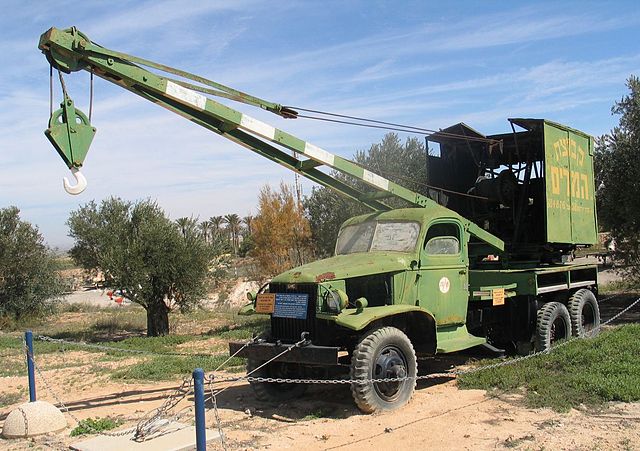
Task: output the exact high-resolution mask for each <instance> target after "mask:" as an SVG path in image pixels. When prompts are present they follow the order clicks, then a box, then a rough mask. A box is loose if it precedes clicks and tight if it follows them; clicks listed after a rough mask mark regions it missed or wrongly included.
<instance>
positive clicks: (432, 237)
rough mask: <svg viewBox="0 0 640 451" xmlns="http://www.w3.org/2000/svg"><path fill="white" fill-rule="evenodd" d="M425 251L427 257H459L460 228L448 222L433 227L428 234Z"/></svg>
mask: <svg viewBox="0 0 640 451" xmlns="http://www.w3.org/2000/svg"><path fill="white" fill-rule="evenodd" d="M424 251H425V253H426V254H427V255H458V254H459V253H460V228H459V227H458V226H457V225H456V224H454V223H447V222H441V223H438V224H434V225H432V226H431V227H429V230H428V232H427V238H426V239H425V245H424Z"/></svg>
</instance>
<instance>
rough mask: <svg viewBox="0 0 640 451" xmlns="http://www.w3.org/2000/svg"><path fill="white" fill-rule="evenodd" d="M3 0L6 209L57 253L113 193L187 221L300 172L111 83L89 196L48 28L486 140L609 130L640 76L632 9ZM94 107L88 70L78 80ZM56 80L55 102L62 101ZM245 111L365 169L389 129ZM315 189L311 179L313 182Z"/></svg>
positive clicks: (353, 110) (255, 88)
mask: <svg viewBox="0 0 640 451" xmlns="http://www.w3.org/2000/svg"><path fill="white" fill-rule="evenodd" d="M439 3H443V2H428V1H400V0H396V1H393V2H392V1H388V2H387V1H324V2H321V1H316V2H313V1H277V2H274V1H270V2H269V1H251V0H236V1H209V2H207V1H200V2H187V1H184V2H179V1H165V0H155V1H120V2H98V1H95V2H90V1H87V2H65V1H60V0H58V1H55V2H40V1H31V2H25V1H13V0H3V2H2V6H3V10H4V14H3V15H2V17H1V18H0V25H1V26H2V30H3V38H2V40H1V41H0V52H1V54H2V61H3V64H2V66H0V207H5V206H8V205H16V206H18V207H19V208H20V209H21V212H22V213H21V214H22V217H23V218H24V219H26V220H28V221H31V222H32V223H34V224H36V225H38V227H39V228H40V230H41V232H42V233H43V234H44V236H45V239H46V240H47V241H48V243H49V244H51V245H52V246H60V247H67V246H69V245H70V244H71V241H70V239H69V238H68V237H67V236H66V234H67V228H66V225H65V221H66V219H67V217H68V215H69V212H70V211H72V210H74V209H76V208H78V206H79V205H82V204H84V203H86V202H88V201H90V200H92V199H96V200H100V199H103V198H105V197H108V196H110V195H117V196H121V197H123V198H125V199H130V200H135V199H141V198H152V199H156V200H157V201H158V203H159V204H160V205H161V206H162V207H163V208H164V209H165V210H166V211H167V212H168V213H169V214H170V215H171V216H172V217H173V218H177V217H180V216H191V215H194V216H199V217H200V218H203V219H204V218H208V217H210V216H213V215H222V214H226V213H231V212H235V213H238V214H239V215H241V216H245V215H247V214H249V213H253V214H255V212H256V199H257V193H258V191H259V190H260V187H261V186H263V185H264V184H265V183H270V184H273V185H275V184H278V183H279V182H280V181H281V180H284V181H285V182H287V183H292V182H293V174H292V173H290V172H288V171H287V170H285V169H282V168H280V167H279V166H277V165H275V164H273V163H271V162H269V161H267V160H264V159H262V158H261V157H258V156H256V155H254V154H252V153H251V152H249V151H247V150H245V149H243V148H241V147H239V146H237V145H235V144H233V143H231V142H228V141H226V140H225V139H224V138H221V137H219V136H217V135H215V134H213V133H211V132H208V131H206V130H204V129H199V128H198V126H196V125H194V124H192V123H190V122H188V121H186V120H184V119H182V118H180V117H178V116H177V115H175V114H172V113H170V112H167V111H165V110H163V109H161V108H159V107H157V106H155V105H153V104H151V103H149V102H147V101H145V100H142V99H140V98H138V97H137V96H134V95H132V94H131V93H129V92H126V91H124V90H122V89H120V88H117V87H115V86H112V85H109V84H108V83H107V82H105V81H103V80H100V79H98V80H96V83H95V102H94V111H93V125H94V126H95V127H97V129H98V132H97V135H96V138H95V140H94V143H93V146H92V148H91V150H90V152H89V155H88V157H87V159H86V160H85V166H84V168H83V172H84V174H85V175H86V177H87V179H88V181H89V186H88V188H87V190H86V191H85V192H84V193H83V194H81V195H79V196H74V197H72V196H69V195H68V194H66V193H65V192H64V190H63V189H62V183H61V178H62V177H63V176H65V175H67V174H68V170H67V168H66V166H65V165H64V164H63V162H62V161H61V160H60V158H59V157H58V156H57V154H56V153H55V151H54V150H53V148H52V147H51V146H50V144H49V143H48V141H47V140H46V138H45V137H44V134H43V131H44V129H45V128H46V127H47V122H48V119H49V117H48V116H49V112H48V111H49V100H48V98H49V94H48V83H49V81H48V71H49V69H48V64H47V62H46V61H45V58H44V56H43V55H42V54H40V53H39V51H38V49H37V42H38V38H39V36H40V34H41V33H43V32H44V31H46V30H47V29H48V28H49V27H51V26H55V27H58V28H65V27H68V26H71V25H75V26H77V27H78V28H79V29H80V30H81V31H83V32H84V33H86V34H87V35H88V36H89V37H90V38H91V39H92V40H93V41H95V42H97V43H99V44H101V45H103V46H105V47H108V48H111V49H113V50H118V51H122V52H126V53H131V54H134V55H137V56H141V57H145V58H148V59H151V60H154V61H157V62H160V63H163V64H167V65H171V66H173V67H177V68H180V69H183V70H188V71H191V72H194V73H197V74H199V75H203V76H205V77H208V78H210V79H213V80H215V81H218V82H221V83H224V84H227V85H230V86H232V87H234V88H237V89H241V90H244V91H246V92H249V93H251V94H254V95H256V96H259V97H262V98H265V99H268V100H271V101H274V102H277V103H281V104H285V105H295V106H301V107H306V108H313V109H320V110H326V111H333V112H339V113H343V114H350V115H358V116H365V117H369V118H373V119H378V120H386V121H391V122H399V123H406V124H411V125H416V126H421V127H427V128H439V127H446V126H448V125H451V124H453V123H457V122H460V121H463V122H466V123H467V124H469V125H470V126H472V127H474V128H475V129H477V130H479V131H481V132H483V133H487V134H489V133H497V132H504V131H507V130H508V129H509V125H508V122H507V121H506V118H508V117H537V118H547V119H552V120H555V121H558V122H561V123H565V124H567V125H570V126H572V127H575V128H578V129H581V130H584V131H586V132H588V133H590V134H593V135H600V134H603V133H605V132H607V131H609V130H610V129H611V128H612V127H613V126H614V125H615V124H616V122H617V118H616V117H614V116H612V115H611V112H610V111H611V105H612V103H613V102H614V101H615V100H617V99H619V98H620V97H621V96H622V95H624V94H625V93H626V88H625V85H624V83H625V80H626V79H627V78H628V77H629V75H630V74H636V75H640V47H639V46H638V43H639V42H640V31H639V30H640V8H639V7H638V3H637V1H618V2H585V1H565V2H474V1H469V2H447V3H446V4H445V5H442V4H439ZM66 80H67V85H68V88H69V91H70V94H71V96H72V98H74V100H75V101H76V106H77V107H79V108H81V109H83V110H84V111H85V112H87V105H88V91H89V76H88V74H86V73H82V72H81V73H74V74H71V75H69V76H67V77H66ZM59 96H60V92H59V87H58V86H57V82H56V101H57V102H59ZM235 107H236V108H238V109H240V110H242V111H243V112H245V113H248V114H251V115H253V116H255V117H258V118H260V119H262V120H264V121H267V122H269V123H271V124H272V125H274V126H276V127H279V128H282V129H284V130H287V131H289V132H291V133H293V134H295V135H296V136H298V137H300V138H302V139H305V140H307V141H310V142H312V143H314V144H316V145H319V146H321V147H323V148H325V149H327V150H329V151H331V152H334V153H338V154H340V155H343V156H346V157H350V156H351V155H352V154H353V153H354V152H355V151H356V150H359V149H366V148H368V147H369V145H370V144H371V143H373V142H377V141H379V140H380V139H381V138H382V136H383V134H384V132H382V131H380V130H373V129H361V128H356V127H348V126H340V125H335V124H325V123H320V122H317V121H310V120H304V119H298V120H284V119H280V118H279V117H277V116H274V115H269V114H268V113H264V112H261V111H256V109H255V108H251V107H247V106H243V105H236V106H235ZM304 190H305V192H306V193H309V192H310V190H311V184H306V185H305V186H304Z"/></svg>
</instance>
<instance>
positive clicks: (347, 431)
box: [0, 378, 640, 450]
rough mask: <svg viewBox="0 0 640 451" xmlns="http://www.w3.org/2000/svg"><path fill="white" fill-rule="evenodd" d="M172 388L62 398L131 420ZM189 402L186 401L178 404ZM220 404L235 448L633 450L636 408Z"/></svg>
mask: <svg viewBox="0 0 640 451" xmlns="http://www.w3.org/2000/svg"><path fill="white" fill-rule="evenodd" d="M16 379H18V378H16ZM175 385H176V384H175V383H168V384H136V385H134V384H129V385H120V384H111V383H105V384H103V385H101V386H96V387H93V388H92V389H91V390H90V391H88V392H87V391H85V392H83V393H75V394H72V393H68V394H67V400H68V401H67V406H68V407H69V409H70V410H71V411H72V412H73V414H74V415H75V416H77V417H78V418H80V419H82V418H87V417H95V416H100V417H104V416H107V415H110V416H117V417H120V418H122V419H124V420H125V421H127V423H128V424H135V422H136V420H137V419H138V418H140V417H142V415H143V414H144V412H147V411H148V410H150V409H152V408H154V407H157V406H159V405H160V404H161V402H162V400H163V399H165V398H166V396H167V395H169V394H170V393H171V392H172V391H173V389H174V388H175ZM74 395H75V396H74ZM78 395H80V396H78ZM192 402H193V401H192V399H191V398H189V399H187V400H185V401H184V402H182V403H181V404H180V405H179V407H178V408H179V409H181V408H184V407H188V406H189V405H191V403H192ZM218 403H219V406H220V409H219V414H220V417H221V420H222V428H223V430H224V432H225V435H226V437H227V443H228V445H229V448H230V449H234V450H235V449H238V450H244V449H273V450H281V449H283V450H284V449H295V450H317V449H327V450H332V449H339V450H362V449H396V450H405V449H406V450H410V449H411V450H413V449H474V450H478V449H479V450H485V449H487V450H488V449H504V448H513V449H531V450H542V449H553V450H556V449H565V450H611V449H620V450H635V449H640V448H638V444H640V403H633V404H616V405H612V406H611V407H609V408H608V409H605V410H602V411H577V410H572V411H571V412H569V413H556V412H553V411H551V410H549V409H525V408H523V407H522V405H521V404H520V403H519V400H518V399H517V397H511V398H502V399H499V398H492V397H488V396H486V393H485V392H484V391H483V390H459V389H458V388H457V387H456V383H455V381H453V380H451V381H446V382H445V381H439V382H436V383H420V384H419V385H418V389H417V391H416V395H415V396H414V398H413V400H412V401H411V402H410V403H409V404H408V405H407V406H405V407H404V408H402V409H400V410H398V411H395V412H388V413H382V414H376V415H363V414H361V413H359V411H358V410H357V409H356V408H355V407H354V406H353V404H352V401H351V397H350V393H349V388H348V387H347V386H331V387H314V388H312V389H311V390H310V392H309V393H308V394H307V395H306V396H305V397H304V398H303V399H300V400H296V401H295V402H291V403H288V404H281V405H272V404H264V403H259V402H256V401H255V399H254V398H253V394H252V392H251V389H250V387H249V386H248V385H246V384H242V385H239V386H236V387H233V388H231V389H229V390H227V391H225V393H223V394H222V395H221V396H220V398H219V400H218ZM207 407H209V408H211V406H210V405H209V406H207ZM274 414H275V415H276V418H277V419H275V418H274V417H273V415H274ZM3 417H4V415H3ZM213 417H214V415H213V412H212V411H211V410H209V411H208V413H207V424H208V426H209V427H215V426H214V423H213ZM283 420H288V421H291V422H288V421H283ZM75 441H77V439H74V438H71V437H69V436H68V431H67V432H66V433H61V434H57V435H54V436H49V437H38V438H36V439H34V440H33V441H26V440H11V441H10V440H0V449H9V450H23V449H33V448H34V446H35V447H36V448H37V447H42V448H43V449H66V448H67V447H68V445H69V444H70V443H72V442H75ZM217 448H218V449H221V447H217ZM214 449H216V448H214Z"/></svg>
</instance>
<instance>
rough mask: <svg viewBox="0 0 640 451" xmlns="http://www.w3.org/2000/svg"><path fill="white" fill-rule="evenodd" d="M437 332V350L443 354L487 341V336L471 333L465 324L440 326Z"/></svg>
mask: <svg viewBox="0 0 640 451" xmlns="http://www.w3.org/2000/svg"><path fill="white" fill-rule="evenodd" d="M437 334H438V335H437V336H438V348H437V352H438V353H441V354H446V353H448V352H456V351H462V350H463V349H469V348H473V347H474V346H479V345H482V344H485V343H486V342H487V340H486V339H485V338H482V337H476V336H474V335H471V334H470V333H469V331H468V330H467V326H465V325H459V326H448V327H438V330H437Z"/></svg>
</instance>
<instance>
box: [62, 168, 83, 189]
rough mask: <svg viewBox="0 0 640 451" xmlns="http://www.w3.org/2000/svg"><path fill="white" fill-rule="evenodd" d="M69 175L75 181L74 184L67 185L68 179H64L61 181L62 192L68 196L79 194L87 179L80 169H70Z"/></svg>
mask: <svg viewBox="0 0 640 451" xmlns="http://www.w3.org/2000/svg"><path fill="white" fill-rule="evenodd" d="M71 175H73V177H74V178H75V179H76V182H77V183H76V184H75V185H71V184H70V183H69V179H68V178H66V177H64V178H63V179H62V184H63V185H64V190H65V191H66V192H67V193H69V194H80V193H81V192H83V191H84V190H85V188H86V187H87V179H86V178H85V177H84V175H83V174H82V172H80V169H78V168H75V167H74V168H71Z"/></svg>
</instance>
